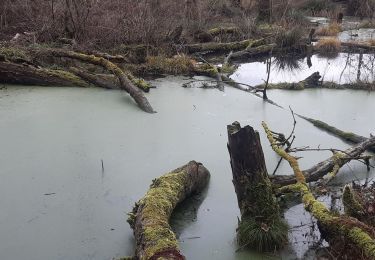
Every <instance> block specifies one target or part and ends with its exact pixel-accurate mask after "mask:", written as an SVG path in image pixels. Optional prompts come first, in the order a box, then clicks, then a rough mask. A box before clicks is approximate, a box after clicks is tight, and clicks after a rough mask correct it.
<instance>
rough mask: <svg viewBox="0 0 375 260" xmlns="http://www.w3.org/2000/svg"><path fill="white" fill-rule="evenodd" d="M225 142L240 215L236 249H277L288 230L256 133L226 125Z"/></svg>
mask: <svg viewBox="0 0 375 260" xmlns="http://www.w3.org/2000/svg"><path fill="white" fill-rule="evenodd" d="M228 140H229V141H228V151H229V154H230V159H231V161H230V162H231V166H232V174H233V185H234V188H235V191H236V194H237V201H238V206H239V208H240V211H241V222H240V224H239V228H238V230H237V232H238V233H237V235H238V242H239V245H240V246H241V247H250V248H255V249H257V250H258V251H269V250H274V249H278V248H280V247H282V246H283V245H284V244H285V242H286V241H287V230H288V228H287V226H286V224H285V223H284V222H283V220H282V219H281V217H280V213H279V206H278V204H277V201H276V199H275V197H274V195H273V193H272V186H271V182H270V180H269V178H268V173H267V167H266V163H265V160H264V155H263V150H262V145H261V143H260V138H259V133H258V132H256V131H254V129H253V128H252V127H250V126H245V127H244V128H241V126H240V124H239V123H238V122H234V123H233V124H232V125H228ZM254 234H255V235H254ZM264 241H267V242H266V243H264Z"/></svg>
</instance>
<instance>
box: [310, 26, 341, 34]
mask: <svg viewBox="0 0 375 260" xmlns="http://www.w3.org/2000/svg"><path fill="white" fill-rule="evenodd" d="M341 31H342V27H341V25H340V24H338V23H331V24H329V25H327V26H324V27H321V28H319V29H318V30H317V31H316V33H315V34H316V35H319V36H337V35H338V34H339V33H340V32H341Z"/></svg>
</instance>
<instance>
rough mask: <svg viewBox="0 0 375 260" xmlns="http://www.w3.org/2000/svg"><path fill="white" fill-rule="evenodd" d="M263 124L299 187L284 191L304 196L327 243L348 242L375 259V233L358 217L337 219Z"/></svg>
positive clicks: (268, 136)
mask: <svg viewBox="0 0 375 260" xmlns="http://www.w3.org/2000/svg"><path fill="white" fill-rule="evenodd" d="M262 125H263V128H264V130H265V132H266V134H267V138H268V140H269V142H270V143H271V146H272V149H273V150H274V151H275V152H276V153H277V154H278V155H279V156H281V157H282V158H283V159H285V160H286V161H288V163H289V164H290V167H291V168H292V169H293V172H294V176H295V179H296V184H291V185H289V186H285V187H283V190H284V191H286V192H298V193H300V194H301V196H302V202H303V204H304V206H305V209H306V210H307V211H309V212H310V213H311V214H312V215H313V216H314V217H315V218H316V219H317V220H318V226H319V230H320V231H321V234H322V236H323V237H324V238H325V239H326V240H327V241H328V242H330V243H331V244H332V245H334V244H335V243H336V241H342V240H344V241H345V240H348V241H350V244H351V245H352V246H354V247H355V249H356V251H357V250H358V252H360V255H362V254H363V255H365V256H366V257H367V259H375V240H374V238H375V230H374V229H373V228H372V227H370V226H368V225H366V224H364V223H363V222H360V221H359V220H358V219H356V218H352V217H348V216H337V214H335V213H332V212H331V211H329V210H328V209H327V207H326V206H325V205H324V204H323V203H322V202H320V201H318V200H316V199H315V197H314V195H313V194H312V192H311V191H310V189H309V187H308V185H307V180H306V178H305V176H304V174H303V173H302V171H301V170H300V167H299V164H298V161H297V159H296V158H295V157H293V156H291V155H290V154H288V153H287V152H286V151H285V150H284V149H282V148H281V147H279V146H278V145H277V141H276V140H275V139H274V137H273V134H272V131H271V130H270V129H269V128H268V126H267V124H266V123H264V122H263V123H262Z"/></svg>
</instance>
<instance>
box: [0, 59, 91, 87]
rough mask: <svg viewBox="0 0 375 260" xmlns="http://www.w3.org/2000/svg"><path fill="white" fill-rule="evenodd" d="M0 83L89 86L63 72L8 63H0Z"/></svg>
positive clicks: (72, 75)
mask: <svg viewBox="0 0 375 260" xmlns="http://www.w3.org/2000/svg"><path fill="white" fill-rule="evenodd" d="M0 82H1V83H7V84H21V85H36V86H72V87H77V86H80V87H89V86H90V85H89V84H88V83H87V82H86V81H84V80H82V79H81V78H80V77H78V76H76V75H74V74H72V73H70V72H67V71H64V70H52V69H43V68H38V67H34V66H30V65H27V64H17V63H13V62H8V61H4V62H0Z"/></svg>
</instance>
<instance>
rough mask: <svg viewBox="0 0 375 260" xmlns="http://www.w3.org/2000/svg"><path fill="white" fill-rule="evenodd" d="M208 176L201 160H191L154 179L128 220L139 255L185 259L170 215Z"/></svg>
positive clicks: (145, 258) (147, 258)
mask: <svg viewBox="0 0 375 260" xmlns="http://www.w3.org/2000/svg"><path fill="white" fill-rule="evenodd" d="M209 177H210V173H209V171H208V170H207V169H206V168H205V167H204V166H203V165H202V164H200V163H197V162H195V161H191V162H189V163H188V164H187V165H185V166H182V167H180V168H178V169H176V170H174V171H172V172H170V173H167V174H165V175H163V176H161V177H159V178H157V179H155V180H153V183H152V184H151V186H150V189H149V190H148V192H147V194H146V195H145V196H144V197H143V198H142V199H141V200H139V201H138V202H137V203H136V204H135V207H134V208H133V211H132V212H131V213H129V219H128V222H129V224H130V226H131V227H132V228H133V230H134V236H135V239H136V258H137V259H139V260H156V259H169V260H172V259H174V260H181V259H185V257H184V256H183V255H182V254H181V252H180V250H179V246H178V241H177V239H176V236H175V234H174V232H173V231H172V230H171V227H170V225H169V218H170V216H171V214H172V211H173V210H174V208H175V207H176V206H177V204H178V203H180V202H182V201H183V200H185V199H186V198H188V197H190V196H192V195H193V194H195V193H198V192H201V191H202V190H203V189H204V188H205V187H206V186H207V184H208V181H209Z"/></svg>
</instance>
